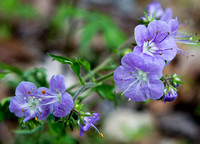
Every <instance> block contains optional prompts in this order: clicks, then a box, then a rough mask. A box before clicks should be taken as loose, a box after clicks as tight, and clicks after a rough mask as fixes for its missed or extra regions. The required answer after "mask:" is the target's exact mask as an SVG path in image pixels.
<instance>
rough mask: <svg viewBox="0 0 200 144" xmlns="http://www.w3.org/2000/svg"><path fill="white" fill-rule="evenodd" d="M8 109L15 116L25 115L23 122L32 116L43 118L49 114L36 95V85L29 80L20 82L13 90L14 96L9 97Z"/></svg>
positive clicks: (46, 107)
mask: <svg viewBox="0 0 200 144" xmlns="http://www.w3.org/2000/svg"><path fill="white" fill-rule="evenodd" d="M9 109H10V111H11V112H13V113H15V115H16V116H17V117H23V116H24V117H25V118H24V120H23V122H26V121H28V120H30V119H32V118H35V119H36V120H38V119H39V120H44V119H46V118H47V117H48V115H49V108H48V106H45V105H43V101H42V100H41V98H40V97H38V90H37V87H36V86H35V85H34V84H33V83H31V82H25V81H23V82H21V83H20V84H19V85H18V86H17V88H16V91H15V96H14V97H12V98H11V100H10V105H9Z"/></svg>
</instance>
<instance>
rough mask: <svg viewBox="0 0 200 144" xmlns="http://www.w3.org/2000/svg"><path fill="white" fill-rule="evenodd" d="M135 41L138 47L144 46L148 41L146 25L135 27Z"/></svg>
mask: <svg viewBox="0 0 200 144" xmlns="http://www.w3.org/2000/svg"><path fill="white" fill-rule="evenodd" d="M134 32H135V41H136V42H137V45H138V46H142V45H143V43H144V41H147V36H148V31H147V28H146V27H145V26H144V25H138V26H136V27H135V30H134Z"/></svg>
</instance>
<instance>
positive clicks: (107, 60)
mask: <svg viewBox="0 0 200 144" xmlns="http://www.w3.org/2000/svg"><path fill="white" fill-rule="evenodd" d="M132 40H133V36H131V37H130V38H129V39H128V40H126V41H125V42H124V43H123V44H122V45H120V46H119V47H118V48H117V50H118V51H119V50H121V49H122V48H124V47H125V46H126V45H128V44H129V43H131V42H132ZM115 55H116V54H115V53H112V54H111V55H110V56H109V57H107V58H106V59H105V60H104V61H103V62H102V63H101V64H100V65H98V66H97V67H96V68H94V69H93V70H92V73H93V74H95V73H97V72H98V71H100V70H101V69H102V68H103V67H104V66H106V65H107V64H108V63H109V61H110V60H111V59H113V58H114V56H115ZM89 77H90V74H89V73H88V74H87V75H85V76H84V77H83V80H87V79H88V78H89ZM79 85H80V83H79V82H77V83H75V84H74V85H72V86H71V87H70V88H68V89H67V91H70V90H72V89H74V88H75V87H77V86H79Z"/></svg>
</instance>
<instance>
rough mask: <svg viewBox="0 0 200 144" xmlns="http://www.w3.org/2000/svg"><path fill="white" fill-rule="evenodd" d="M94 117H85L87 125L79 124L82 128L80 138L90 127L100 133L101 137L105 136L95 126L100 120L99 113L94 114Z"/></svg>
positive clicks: (84, 120)
mask: <svg viewBox="0 0 200 144" xmlns="http://www.w3.org/2000/svg"><path fill="white" fill-rule="evenodd" d="M86 114H90V113H86ZM92 115H93V116H88V117H83V119H82V120H83V122H84V124H85V125H83V124H81V123H80V122H79V126H80V136H82V135H83V134H84V132H86V131H87V130H88V129H89V128H90V127H93V128H94V129H95V130H96V131H97V132H98V133H99V135H100V136H101V137H102V138H103V134H102V133H100V132H99V130H98V129H97V128H96V127H95V126H94V124H95V123H96V122H97V121H98V120H99V115H100V114H99V113H93V114H92Z"/></svg>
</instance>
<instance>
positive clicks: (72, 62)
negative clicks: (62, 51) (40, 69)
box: [48, 54, 85, 85]
mask: <svg viewBox="0 0 200 144" xmlns="http://www.w3.org/2000/svg"><path fill="white" fill-rule="evenodd" d="M48 55H49V56H50V57H52V58H53V59H55V60H57V61H59V62H60V63H62V64H70V65H71V68H72V70H73V71H74V73H75V74H76V75H77V77H78V79H79V81H80V82H81V84H82V85H85V82H84V80H83V79H82V78H81V76H80V65H79V63H78V61H77V60H76V59H71V58H66V57H63V56H56V55H53V54H48Z"/></svg>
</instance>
